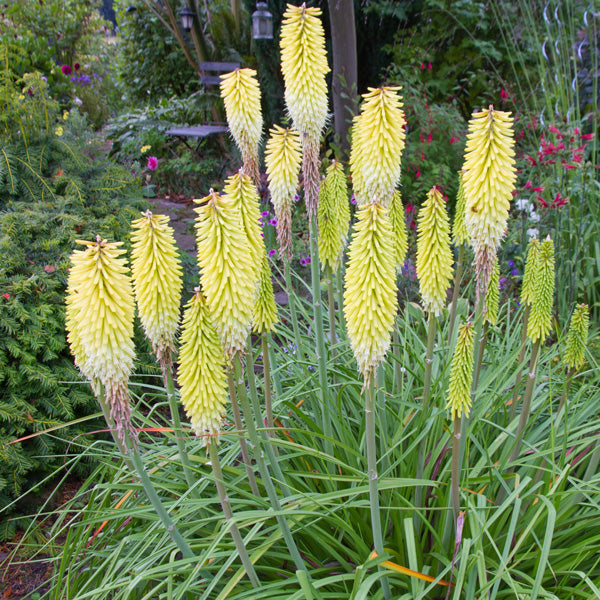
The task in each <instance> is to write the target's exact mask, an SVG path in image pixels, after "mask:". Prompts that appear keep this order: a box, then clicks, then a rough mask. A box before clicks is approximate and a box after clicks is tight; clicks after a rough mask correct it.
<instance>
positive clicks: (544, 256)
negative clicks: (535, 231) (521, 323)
mask: <svg viewBox="0 0 600 600" xmlns="http://www.w3.org/2000/svg"><path fill="white" fill-rule="evenodd" d="M553 297H554V242H553V241H552V240H551V239H550V236H548V237H547V238H546V239H545V240H544V241H543V242H542V243H541V245H540V252H539V255H538V259H537V269H536V273H535V280H534V288H533V301H532V303H531V312H530V314H529V321H528V323H527V336H528V337H529V339H530V340H531V341H532V342H535V341H537V340H540V342H542V343H543V342H544V340H545V339H546V336H547V335H548V334H549V333H550V329H551V328H552V298H553Z"/></svg>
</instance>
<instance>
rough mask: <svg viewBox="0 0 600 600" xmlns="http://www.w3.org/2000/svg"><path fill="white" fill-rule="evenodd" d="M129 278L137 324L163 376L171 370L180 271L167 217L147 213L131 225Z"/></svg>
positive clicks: (179, 293) (179, 290)
mask: <svg viewBox="0 0 600 600" xmlns="http://www.w3.org/2000/svg"><path fill="white" fill-rule="evenodd" d="M132 226H133V232H132V234H131V241H132V252H131V275H132V279H133V291H134V292H135V299H136V302H137V306H138V313H139V315H140V321H141V322H142V326H143V328H144V332H145V333H146V337H147V338H148V339H149V340H150V342H151V344H152V351H153V352H154V354H156V358H157V359H158V362H159V364H160V365H161V368H162V370H163V372H165V371H166V369H170V368H171V353H172V352H173V351H174V349H175V346H174V340H175V334H176V333H177V327H178V323H179V305H180V300H181V287H182V285H183V283H182V274H183V273H182V270H181V263H180V261H179V257H178V256H177V246H176V244H175V238H174V237H173V229H172V227H170V226H169V217H167V216H165V215H153V214H152V213H151V212H150V211H149V210H147V211H146V212H145V213H143V217H142V218H141V219H137V220H135V221H133V223H132Z"/></svg>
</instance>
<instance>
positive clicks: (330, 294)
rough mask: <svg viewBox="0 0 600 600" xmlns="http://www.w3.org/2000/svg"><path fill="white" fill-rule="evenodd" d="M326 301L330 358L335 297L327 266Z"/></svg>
mask: <svg viewBox="0 0 600 600" xmlns="http://www.w3.org/2000/svg"><path fill="white" fill-rule="evenodd" d="M327 303H328V305H329V350H330V352H331V358H335V348H334V346H335V344H336V342H337V340H336V335H335V298H334V294H333V272H332V271H331V268H330V267H327Z"/></svg>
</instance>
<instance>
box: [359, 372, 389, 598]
mask: <svg viewBox="0 0 600 600" xmlns="http://www.w3.org/2000/svg"><path fill="white" fill-rule="evenodd" d="M365 437H366V446H367V477H368V478H369V505H370V507H371V529H372V530H373V546H374V547H375V552H377V554H378V555H379V556H381V555H382V554H383V535H382V530H381V515H380V511H379V489H378V488H379V486H378V483H377V448H376V442H375V386H374V385H373V382H372V381H369V382H367V384H366V389H365ZM381 585H382V589H383V595H384V597H385V599H386V600H389V598H390V585H389V582H388V580H387V577H384V578H382V580H381Z"/></svg>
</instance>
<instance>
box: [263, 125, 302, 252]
mask: <svg viewBox="0 0 600 600" xmlns="http://www.w3.org/2000/svg"><path fill="white" fill-rule="evenodd" d="M269 133H270V137H269V140H268V141H267V147H266V149H265V164H266V166H267V179H268V182H269V192H270V195H271V202H272V203H273V208H274V209H275V218H276V219H277V226H276V227H277V242H278V243H279V253H280V255H284V254H285V256H287V258H288V260H291V259H292V202H293V199H294V195H295V194H296V190H297V189H298V176H299V174H300V165H301V164H302V150H301V148H300V140H299V138H298V132H297V131H296V130H294V129H291V128H287V129H283V128H282V127H279V126H278V125H275V126H274V127H273V129H271V131H270V132H269Z"/></svg>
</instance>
